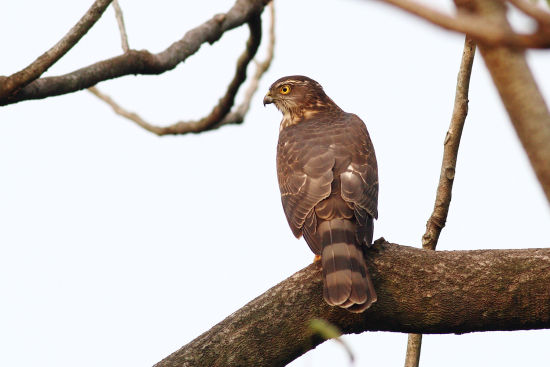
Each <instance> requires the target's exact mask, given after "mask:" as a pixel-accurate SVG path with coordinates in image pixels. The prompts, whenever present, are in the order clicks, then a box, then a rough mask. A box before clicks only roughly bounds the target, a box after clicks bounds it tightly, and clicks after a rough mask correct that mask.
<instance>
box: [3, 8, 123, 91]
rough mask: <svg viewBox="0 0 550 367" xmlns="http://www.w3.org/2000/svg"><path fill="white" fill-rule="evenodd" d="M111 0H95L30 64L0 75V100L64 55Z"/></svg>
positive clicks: (95, 20)
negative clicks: (14, 71)
mask: <svg viewBox="0 0 550 367" xmlns="http://www.w3.org/2000/svg"><path fill="white" fill-rule="evenodd" d="M111 1H112V0H96V1H95V2H94V4H93V5H92V6H91V7H90V9H88V11H87V12H86V14H84V16H83V17H82V18H81V19H80V20H79V21H78V23H76V25H75V26H74V27H72V28H71V30H70V31H69V32H68V33H67V34H66V35H65V36H64V37H63V38H62V39H61V40H60V41H59V42H57V43H56V44H55V45H54V46H53V47H52V48H50V49H49V50H48V51H46V52H45V53H44V54H42V55H41V56H40V57H38V58H37V59H36V60H35V61H33V63H32V64H30V65H29V66H27V67H26V68H24V69H23V70H21V71H18V72H17V73H15V74H12V75H10V76H9V77H0V101H5V100H10V99H11V96H12V95H14V94H17V92H18V91H19V90H20V89H21V88H24V87H25V86H27V85H28V84H29V83H31V82H32V81H33V80H35V79H36V78H38V77H39V76H40V75H42V74H43V73H44V72H45V71H46V70H48V69H49V68H50V66H52V65H53V64H55V63H56V62H57V60H59V59H60V58H61V57H62V56H63V55H65V54H66V53H67V52H68V51H69V50H70V49H71V48H72V47H73V46H74V45H75V44H76V43H77V42H78V41H79V40H80V39H81V38H82V37H83V36H84V35H85V34H86V33H87V32H88V30H89V29H90V28H91V27H92V26H93V25H94V24H95V23H96V22H97V20H98V19H99V18H100V17H101V15H102V14H103V12H104V11H105V9H107V7H108V6H109V4H110V3H111Z"/></svg>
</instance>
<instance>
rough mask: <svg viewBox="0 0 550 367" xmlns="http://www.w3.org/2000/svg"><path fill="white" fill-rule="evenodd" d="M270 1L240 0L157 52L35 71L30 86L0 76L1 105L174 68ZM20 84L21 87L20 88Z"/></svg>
mask: <svg viewBox="0 0 550 367" xmlns="http://www.w3.org/2000/svg"><path fill="white" fill-rule="evenodd" d="M267 2H268V1H267V0H236V2H235V4H234V5H233V7H232V8H231V9H230V10H229V11H228V12H227V13H223V14H218V15H216V16H214V17H213V18H212V19H210V20H208V21H206V22H205V23H203V24H201V25H199V26H198V27H196V28H194V29H191V30H189V31H188V32H187V33H186V34H185V35H184V36H183V38H182V39H180V40H178V41H176V42H174V43H173V44H172V45H170V46H169V47H168V48H167V49H166V50H164V51H162V52H159V53H157V54H153V53H150V52H149V51H146V50H142V51H136V50H129V51H128V52H125V53H124V54H122V55H119V56H116V57H113V58H110V59H107V60H103V61H100V62H97V63H95V64H92V65H89V66H86V67H84V68H81V69H78V70H75V71H73V72H71V73H68V74H65V75H60V76H52V77H44V78H39V79H36V80H35V78H36V77H38V76H39V75H40V74H41V73H38V75H36V74H37V73H33V74H32V77H27V79H25V80H26V82H29V83H28V84H26V86H23V84H24V83H23V84H17V85H16V86H15V87H14V86H11V85H12V84H11V82H10V83H6V80H8V79H9V80H11V79H10V78H12V79H14V78H16V77H15V74H14V75H12V76H11V77H7V78H6V77H3V80H2V79H1V78H0V91H3V92H2V93H0V106H3V105H7V104H11V103H16V102H19V101H24V100H30V99H41V98H46V97H52V96H57V95H62V94H67V93H71V92H75V91H78V90H82V89H86V88H89V87H92V86H94V85H96V84H97V83H99V82H102V81H105V80H109V79H114V78H118V77H121V76H124V75H132V74H161V73H164V72H166V71H168V70H172V69H173V68H175V67H176V66H177V65H178V64H180V63H181V62H183V61H185V60H186V59H187V58H188V57H189V56H191V55H193V54H194V53H195V52H197V51H198V50H199V48H200V47H201V45H202V44H204V43H206V42H208V43H210V44H212V43H214V42H216V41H217V40H219V39H220V38H221V36H222V35H223V34H224V33H225V32H227V31H229V30H231V29H233V28H236V27H239V26H241V25H243V24H245V23H251V22H254V19H255V18H258V17H259V16H260V14H261V13H262V11H263V9H264V6H265V5H266V4H267ZM97 3H101V4H104V3H106V4H104V5H105V7H106V6H107V5H108V4H109V3H110V0H98V1H97ZM103 10H104V9H103ZM89 26H91V25H89ZM59 57H60V56H59ZM44 70H45V69H44ZM42 72H43V70H42ZM10 86H11V87H10ZM17 86H19V87H21V88H20V89H18V88H16V87H17ZM16 89H17V90H16ZM6 91H10V92H9V93H8V92H6Z"/></svg>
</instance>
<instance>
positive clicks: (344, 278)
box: [319, 219, 376, 312]
mask: <svg viewBox="0 0 550 367" xmlns="http://www.w3.org/2000/svg"><path fill="white" fill-rule="evenodd" d="M355 232H356V228H355V224H354V223H353V222H352V221H351V220H349V219H332V220H330V221H324V222H321V223H320V224H319V234H320V237H321V245H322V252H321V262H322V266H323V279H324V287H323V296H324V298H325V301H326V302H327V303H328V304H329V305H332V306H340V307H343V308H346V309H348V310H349V311H352V312H363V311H364V310H366V309H367V308H369V307H370V305H371V304H372V303H374V302H375V301H376V292H375V291H374V286H373V284H372V281H371V279H370V277H369V274H368V271H367V265H366V263H365V259H364V257H363V252H362V251H361V248H360V245H358V244H357V242H356V241H357V240H356V236H355Z"/></svg>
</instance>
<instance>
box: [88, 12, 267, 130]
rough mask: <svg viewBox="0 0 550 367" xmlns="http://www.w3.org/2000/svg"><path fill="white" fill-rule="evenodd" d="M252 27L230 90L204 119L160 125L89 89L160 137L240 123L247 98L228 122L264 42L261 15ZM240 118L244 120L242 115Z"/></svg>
mask: <svg viewBox="0 0 550 367" xmlns="http://www.w3.org/2000/svg"><path fill="white" fill-rule="evenodd" d="M249 27H250V38H249V39H248V42H247V45H246V49H245V51H244V52H243V54H242V55H241V56H240V57H239V60H238V61H237V68H236V72H235V76H234V77H233V80H232V81H231V83H230V84H229V86H228V87H227V91H226V93H225V95H224V96H223V97H222V98H221V99H220V100H219V102H218V104H217V105H216V106H215V107H214V108H213V109H212V111H211V112H210V114H209V115H208V116H206V117H203V118H202V119H200V120H197V121H179V122H176V123H175V124H172V125H168V126H157V125H154V124H151V123H149V122H147V121H145V120H144V119H143V118H141V117H140V116H139V115H138V114H136V113H134V112H130V111H128V110H126V109H124V108H123V107H121V106H120V105H118V104H117V103H116V102H115V101H114V100H113V99H112V98H110V97H109V96H107V95H105V94H103V93H102V92H100V91H99V90H98V89H97V88H95V87H93V88H89V91H90V92H92V93H93V94H94V95H95V96H97V97H98V98H100V99H101V100H103V101H104V102H105V103H107V104H108V105H110V106H111V107H112V108H113V110H114V111H115V113H117V114H119V115H120V116H123V117H126V118H127V119H129V120H131V121H134V122H135V123H136V124H138V126H140V127H142V128H144V129H145V130H147V131H150V132H152V133H154V134H156V135H159V136H162V135H175V134H178V135H181V134H187V133H199V132H202V131H207V130H212V129H214V128H216V127H219V126H221V125H222V124H223V125H225V124H228V123H236V122H237V119H236V117H238V116H237V115H238V114H239V115H240V116H244V113H246V111H247V110H248V106H249V104H250V101H248V102H246V99H245V102H244V103H245V107H243V108H241V110H242V109H244V111H236V113H235V115H234V117H231V121H228V119H229V117H230V114H229V111H230V110H231V107H232V106H233V103H234V100H235V95H236V94H237V92H238V90H239V87H240V86H241V85H242V83H243V82H244V81H245V80H246V69H247V67H248V64H249V63H250V61H251V60H252V58H253V57H254V55H255V54H256V51H257V50H258V46H259V44H260V40H261V37H262V32H261V28H262V25H261V18H260V17H259V16H258V17H256V18H255V19H254V20H252V21H251V22H250V23H249ZM268 60H269V59H268ZM268 66H269V64H268ZM260 75H261V74H260ZM256 83H257V81H256ZM250 98H251V97H250ZM246 103H248V104H246ZM240 121H242V117H241V119H240Z"/></svg>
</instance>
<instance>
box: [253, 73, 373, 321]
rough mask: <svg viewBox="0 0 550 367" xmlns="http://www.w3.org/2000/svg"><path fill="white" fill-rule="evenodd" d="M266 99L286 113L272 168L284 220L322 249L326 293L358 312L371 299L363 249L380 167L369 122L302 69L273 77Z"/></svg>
mask: <svg viewBox="0 0 550 367" xmlns="http://www.w3.org/2000/svg"><path fill="white" fill-rule="evenodd" d="M263 102H264V105H266V104H269V103H274V104H275V106H276V107H277V108H278V109H279V111H281V112H282V114H283V119H282V121H281V125H280V130H279V143H278V144H277V176H278V180H279V188H280V190H281V199H282V202H283V209H284V212H285V215H286V219H287V220H288V224H289V225H290V228H291V229H292V232H293V233H294V235H295V236H296V237H297V238H300V236H301V235H302V234H303V236H304V238H305V240H306V242H307V244H308V245H309V247H310V249H311V250H312V251H313V252H314V253H315V255H316V259H318V257H319V256H320V257H321V264H322V267H323V280H324V287H323V296H324V298H325V301H326V302H327V303H328V304H329V305H332V306H340V307H343V308H346V309H348V310H349V311H352V312H363V311H364V310H366V309H367V308H369V307H370V305H371V304H372V303H373V302H375V301H376V292H375V291H374V286H373V284H372V281H371V279H370V276H369V273H368V270H367V266H366V263H365V258H364V251H363V250H364V249H366V248H367V247H369V246H371V244H372V237H373V231H374V224H373V218H377V217H378V210H377V206H378V169H377V165H376V156H375V154H374V147H373V145H372V142H371V140H370V137H369V133H368V131H367V128H366V127H365V124H364V123H363V121H361V119H360V118H359V117H357V116H356V115H354V114H352V113H347V112H344V111H343V110H342V109H341V108H340V107H338V106H337V105H336V104H335V103H334V102H333V101H332V99H330V98H329V97H328V96H327V95H326V94H325V92H324V91H323V88H322V87H321V85H320V84H319V83H317V82H316V81H315V80H312V79H310V78H308V77H305V76H301V75H294V76H287V77H284V78H281V79H279V80H277V81H276V82H275V83H273V84H272V85H271V87H270V88H269V92H268V93H267V94H266V96H265V97H264V101H263Z"/></svg>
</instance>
